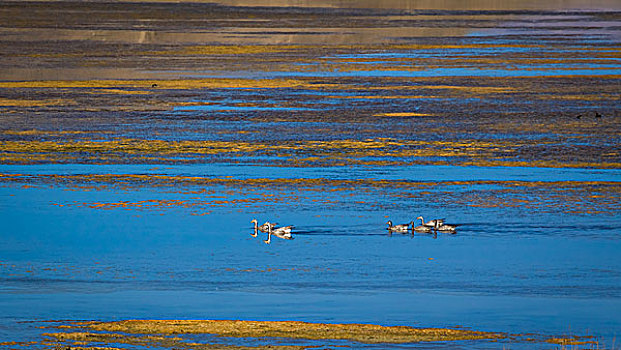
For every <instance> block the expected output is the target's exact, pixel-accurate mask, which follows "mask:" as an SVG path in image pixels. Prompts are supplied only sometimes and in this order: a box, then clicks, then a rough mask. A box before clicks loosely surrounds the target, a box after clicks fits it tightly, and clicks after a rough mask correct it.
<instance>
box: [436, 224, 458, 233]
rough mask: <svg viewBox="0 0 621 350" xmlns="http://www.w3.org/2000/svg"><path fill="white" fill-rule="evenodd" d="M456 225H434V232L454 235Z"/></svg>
mask: <svg viewBox="0 0 621 350" xmlns="http://www.w3.org/2000/svg"><path fill="white" fill-rule="evenodd" d="M457 226H458V225H449V224H441V225H440V224H436V230H437V231H440V232H448V233H455V232H457Z"/></svg>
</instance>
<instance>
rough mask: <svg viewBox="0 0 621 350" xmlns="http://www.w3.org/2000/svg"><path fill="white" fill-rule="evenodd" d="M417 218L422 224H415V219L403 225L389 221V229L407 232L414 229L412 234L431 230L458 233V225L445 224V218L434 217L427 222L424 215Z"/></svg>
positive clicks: (390, 230)
mask: <svg viewBox="0 0 621 350" xmlns="http://www.w3.org/2000/svg"><path fill="white" fill-rule="evenodd" d="M416 220H420V221H421V225H419V226H414V221H410V223H409V224H401V225H393V224H392V221H390V220H389V221H388V222H387V224H388V231H389V232H400V233H407V232H408V231H410V229H411V230H412V234H414V232H418V233H431V232H436V233H437V232H446V233H457V226H458V225H449V224H445V223H444V220H445V219H433V220H429V221H427V222H425V220H424V219H423V217H422V216H419V217H417V218H416Z"/></svg>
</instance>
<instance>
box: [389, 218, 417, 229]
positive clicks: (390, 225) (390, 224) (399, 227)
mask: <svg viewBox="0 0 621 350" xmlns="http://www.w3.org/2000/svg"><path fill="white" fill-rule="evenodd" d="M387 224H388V231H390V232H408V228H409V227H410V225H412V226H414V222H413V221H412V222H410V223H409V224H402V225H395V226H393V225H392V221H390V220H388V222H387Z"/></svg>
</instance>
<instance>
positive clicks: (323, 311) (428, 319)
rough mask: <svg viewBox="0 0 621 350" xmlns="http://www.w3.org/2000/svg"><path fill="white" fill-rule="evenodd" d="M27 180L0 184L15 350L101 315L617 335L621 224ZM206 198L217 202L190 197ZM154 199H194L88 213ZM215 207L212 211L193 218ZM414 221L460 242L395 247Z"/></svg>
mask: <svg viewBox="0 0 621 350" xmlns="http://www.w3.org/2000/svg"><path fill="white" fill-rule="evenodd" d="M149 168H152V167H150V166H146V167H143V168H142V169H141V168H140V166H133V165H131V166H118V165H114V166H102V167H100V168H98V172H99V173H108V172H110V173H117V174H122V173H158V171H159V172H162V169H159V170H148V169H149ZM91 170H92V169H89V168H88V167H87V166H85V165H69V166H60V165H41V166H2V172H3V173H28V174H37V173H39V174H53V173H62V174H86V173H89V172H91ZM266 171H267V170H266V169H262V168H261V167H251V166H245V167H237V166H224V165H222V166H215V165H202V166H192V167H190V166H187V167H186V166H174V167H167V168H166V169H165V172H166V173H167V174H181V175H194V176H196V175H197V174H202V175H203V176H214V177H222V176H224V175H225V174H226V175H227V176H232V177H233V178H264V177H265V175H266V174H265V172H266ZM291 171H292V169H287V168H272V169H269V172H270V175H271V178H272V179H277V178H292V177H293V178H295V177H306V178H326V179H352V178H368V177H377V176H379V175H381V177H382V178H384V179H390V178H394V179H409V180H415V181H446V180H458V179H461V180H466V179H470V178H477V179H481V178H488V179H495V180H500V179H504V180H507V179H511V180H524V181H532V180H534V179H536V178H540V179H545V180H546V181H553V180H559V179H565V180H572V181H573V180H578V181H582V180H585V179H591V180H592V181H596V179H607V180H615V179H616V180H618V179H619V172H618V171H617V170H609V171H606V170H588V169H561V170H559V169H543V168H535V169H529V168H476V167H470V168H460V167H435V166H419V167H412V168H409V169H403V168H399V169H394V170H388V169H383V170H381V171H380V169H364V168H326V169H319V168H310V169H300V170H299V172H296V173H295V176H292V174H291V173H290V172H291ZM33 184H34V185H35V187H33V188H22V187H21V185H16V184H13V185H10V184H6V183H5V186H3V187H1V188H0V203H1V205H0V220H2V222H4V223H5V225H4V228H3V235H2V236H3V237H2V245H0V256H1V257H2V258H1V259H0V260H1V261H0V264H1V265H0V280H1V283H0V293H1V294H2V298H0V310H1V311H2V312H1V314H2V315H3V318H4V322H3V324H5V325H6V326H5V328H2V329H0V339H6V340H11V339H14V337H13V335H14V334H15V332H16V331H19V332H22V334H23V335H24V336H26V337H27V334H30V333H32V334H36V330H35V329H33V328H31V327H34V326H30V325H31V324H13V323H12V322H15V321H22V320H23V321H27V320H48V319H58V318H63V319H92V318H93V315H96V317H97V319H99V320H115V319H125V318H164V319H166V318H190V319H193V318H196V319H261V320H288V319H295V320H305V321H313V322H363V323H379V324H386V325H412V326H421V327H452V326H456V325H461V326H465V327H470V328H475V329H477V330H488V331H501V332H511V333H523V332H537V333H540V334H548V335H558V334H561V335H562V334H567V333H571V332H575V333H577V334H586V333H590V332H593V333H595V334H597V335H598V336H601V337H603V339H605V340H608V341H610V339H612V338H613V337H614V336H616V335H618V330H619V329H621V319H619V317H618V310H619V309H620V308H621V257H620V256H619V254H618V253H619V251H621V241H620V240H619V235H618V234H619V232H621V222H620V221H619V218H618V216H617V215H614V216H611V215H610V214H602V215H584V214H581V215H574V214H570V213H563V212H562V211H561V210H552V211H551V212H547V211H531V210H528V209H527V208H521V207H513V208H472V207H464V206H457V205H450V204H444V203H446V202H444V201H439V200H437V201H436V200H433V198H434V197H423V199H422V200H417V201H416V202H412V200H411V199H407V198H401V197H392V196H391V193H393V192H391V191H389V192H384V190H381V189H376V190H364V191H351V190H347V189H345V190H338V191H336V192H333V191H329V190H330V188H331V187H330V186H329V185H327V186H328V187H325V189H327V190H328V191H325V190H322V189H321V188H317V189H312V188H311V189H310V190H308V189H303V188H295V187H290V186H285V187H282V186H281V187H279V186H267V187H252V186H238V187H235V186H232V187H231V186H223V185H215V184H214V185H208V186H206V187H205V186H191V185H184V186H175V185H172V186H164V187H160V186H157V187H151V186H150V185H146V186H138V187H131V186H130V187H129V188H119V187H115V186H112V187H108V188H104V189H99V190H90V191H76V190H74V188H73V186H68V187H66V186H65V185H62V184H56V185H52V186H50V185H49V184H44V183H38V181H33ZM491 188H493V186H492V187H489V186H488V187H485V186H483V187H480V188H478V187H476V186H474V187H471V188H470V190H481V191H485V190H486V189H491ZM197 189H208V190H211V191H212V193H208V194H196V193H189V192H188V191H190V192H191V190H197ZM413 191H414V192H420V191H424V190H420V189H416V190H413ZM466 191H468V190H466ZM461 193H462V192H459V191H458V192H455V193H454V195H456V196H460V195H461ZM465 193H467V192H465ZM258 195H273V196H274V199H270V198H269V197H260V196H259V197H258ZM255 197H256V198H264V199H265V201H257V202H254V203H250V204H247V203H237V204H236V203H225V204H218V205H217V206H213V207H212V206H211V204H200V203H199V202H201V201H210V200H213V199H219V200H229V201H233V200H235V199H244V198H246V199H247V198H255ZM429 198H431V199H429ZM568 198H569V197H568ZM149 199H159V200H187V201H189V202H194V203H198V204H197V205H196V206H192V207H189V208H184V207H180V206H172V207H167V208H163V207H149V208H141V209H137V208H134V209H132V210H127V209H125V208H116V209H110V210H101V209H93V208H89V207H87V206H84V205H83V203H95V202H102V203H114V202H119V201H128V202H138V201H142V200H149ZM329 201H338V202H339V203H340V204H338V205H331V204H329ZM358 202H364V203H360V204H358ZM448 202H450V200H449V201H448ZM54 203H63V204H65V205H66V206H64V207H59V206H57V205H53V204H54ZM318 203H319V204H318ZM322 203H323V204H322ZM205 212H209V214H207V215H204V216H196V215H192V214H196V213H205ZM420 214H423V215H424V216H426V217H429V218H431V217H438V216H442V217H446V218H447V220H448V221H449V222H453V223H459V224H462V226H461V227H460V228H459V233H458V234H457V235H447V234H439V235H438V236H437V238H436V239H434V238H433V236H432V235H425V234H420V235H419V234H416V235H414V236H410V235H402V234H392V235H388V234H387V232H386V230H385V227H386V225H385V222H386V221H387V220H388V219H389V218H390V219H392V220H393V221H396V222H399V223H400V222H401V221H403V222H409V221H410V220H413V219H414V218H415V217H416V216H418V215H420ZM253 218H258V219H259V221H260V222H262V221H261V220H267V219H269V220H272V221H277V222H278V223H281V224H282V225H287V224H294V225H296V229H295V232H297V235H296V238H295V239H294V240H292V241H284V240H279V239H275V240H273V242H272V244H270V245H266V244H264V243H263V242H262V241H261V239H263V238H261V237H262V236H259V238H252V237H251V236H250V233H252V226H251V224H250V220H251V219H253ZM11 324H13V325H12V326H10V325H11ZM35 325H36V324H35ZM470 346H473V347H477V346H480V348H486V346H488V345H486V344H480V345H473V344H470V345H469V347H470Z"/></svg>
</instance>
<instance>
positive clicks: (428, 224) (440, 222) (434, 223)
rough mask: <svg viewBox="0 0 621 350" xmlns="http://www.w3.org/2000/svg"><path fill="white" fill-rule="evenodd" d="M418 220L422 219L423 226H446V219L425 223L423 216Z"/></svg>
mask: <svg viewBox="0 0 621 350" xmlns="http://www.w3.org/2000/svg"><path fill="white" fill-rule="evenodd" d="M418 219H420V221H421V222H422V223H423V226H429V227H436V224H438V225H442V224H444V219H435V220H429V221H427V222H425V220H423V217H422V216H419V217H417V218H416V220H418Z"/></svg>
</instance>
